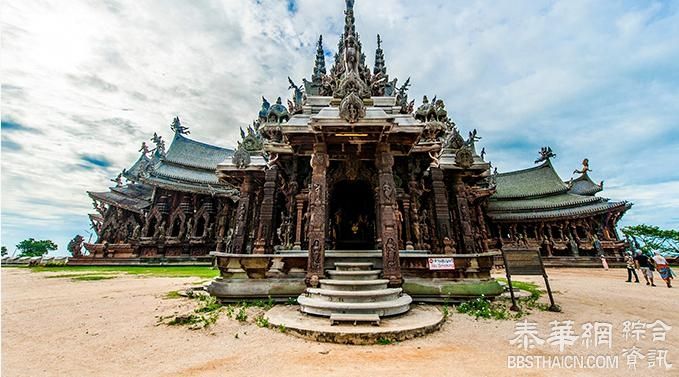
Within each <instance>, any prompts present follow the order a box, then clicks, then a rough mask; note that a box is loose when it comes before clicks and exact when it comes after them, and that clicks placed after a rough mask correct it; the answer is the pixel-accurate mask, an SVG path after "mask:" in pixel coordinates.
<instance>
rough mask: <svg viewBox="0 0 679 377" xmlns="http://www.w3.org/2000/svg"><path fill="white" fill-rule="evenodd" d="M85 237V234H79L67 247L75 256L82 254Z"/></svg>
mask: <svg viewBox="0 0 679 377" xmlns="http://www.w3.org/2000/svg"><path fill="white" fill-rule="evenodd" d="M84 241H85V239H84V238H83V236H81V235H79V234H77V235H76V236H75V237H73V239H72V240H71V241H69V243H68V246H67V247H66V249H67V250H68V251H69V252H70V253H71V255H72V256H73V257H74V258H78V257H81V256H82V248H83V242H84Z"/></svg>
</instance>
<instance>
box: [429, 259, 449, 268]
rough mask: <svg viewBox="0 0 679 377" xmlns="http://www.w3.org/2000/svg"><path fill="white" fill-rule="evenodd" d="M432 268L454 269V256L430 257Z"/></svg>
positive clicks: (430, 266)
mask: <svg viewBox="0 0 679 377" xmlns="http://www.w3.org/2000/svg"><path fill="white" fill-rule="evenodd" d="M428 259H429V269H430V270H454V269H455V261H453V258H428Z"/></svg>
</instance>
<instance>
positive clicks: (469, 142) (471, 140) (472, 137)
mask: <svg viewBox="0 0 679 377" xmlns="http://www.w3.org/2000/svg"><path fill="white" fill-rule="evenodd" d="M479 140H481V136H478V135H477V134H476V128H474V130H472V131H470V132H469V139H467V141H466V142H465V145H466V146H468V147H473V146H474V144H475V143H476V142H477V141H479Z"/></svg>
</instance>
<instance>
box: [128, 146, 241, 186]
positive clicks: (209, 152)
mask: <svg viewBox="0 0 679 377" xmlns="http://www.w3.org/2000/svg"><path fill="white" fill-rule="evenodd" d="M231 156H233V150H231V149H227V148H221V147H217V146H214V145H210V144H205V143H201V142H199V141H195V140H192V139H189V138H187V137H185V136H183V135H182V134H180V133H175V136H174V139H173V140H172V144H171V145H170V148H169V149H168V151H167V153H166V154H165V156H163V157H160V158H154V159H153V160H152V161H151V166H150V169H147V171H146V172H145V173H144V174H143V175H142V176H141V180H142V181H143V182H145V183H147V184H149V185H152V186H159V187H162V188H164V189H168V190H178V191H187V192H195V193H202V194H210V195H214V194H226V195H228V196H233V195H235V194H236V192H235V189H234V188H233V187H231V186H229V185H225V184H223V183H220V182H219V180H218V178H217V174H216V169H217V165H218V164H219V163H220V162H222V161H224V160H225V159H230V158H231Z"/></svg>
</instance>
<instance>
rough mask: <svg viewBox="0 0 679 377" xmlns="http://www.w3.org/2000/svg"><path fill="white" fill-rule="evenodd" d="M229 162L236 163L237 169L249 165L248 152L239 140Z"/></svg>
mask: <svg viewBox="0 0 679 377" xmlns="http://www.w3.org/2000/svg"><path fill="white" fill-rule="evenodd" d="M231 162H232V163H233V164H234V165H236V167H237V168H238V169H245V168H246V167H248V165H250V153H248V151H247V150H246V149H245V147H244V146H243V144H242V143H241V142H238V148H236V151H235V152H234V153H233V157H231Z"/></svg>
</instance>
